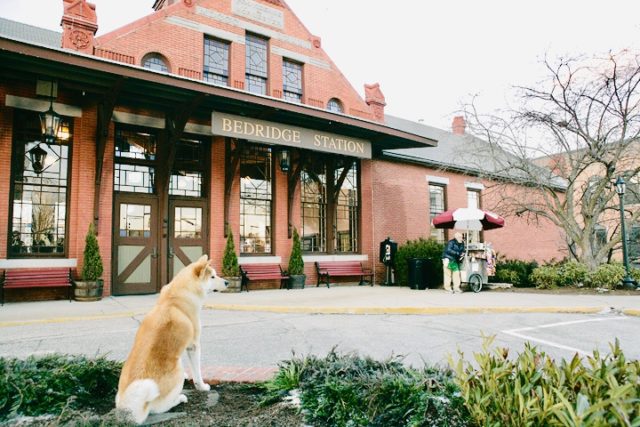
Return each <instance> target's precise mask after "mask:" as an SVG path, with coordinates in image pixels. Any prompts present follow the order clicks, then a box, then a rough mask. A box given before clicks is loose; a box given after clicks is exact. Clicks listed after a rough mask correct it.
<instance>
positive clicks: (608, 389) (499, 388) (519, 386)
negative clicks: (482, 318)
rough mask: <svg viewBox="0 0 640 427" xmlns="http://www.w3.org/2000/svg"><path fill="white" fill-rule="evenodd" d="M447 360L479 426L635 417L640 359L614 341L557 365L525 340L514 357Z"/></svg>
mask: <svg viewBox="0 0 640 427" xmlns="http://www.w3.org/2000/svg"><path fill="white" fill-rule="evenodd" d="M491 342H492V339H489V340H486V341H485V344H484V350H483V351H482V352H481V353H476V354H474V360H473V361H472V362H471V361H466V360H464V355H463V354H462V353H460V358H459V359H458V360H457V361H456V362H454V361H453V359H452V358H450V364H451V366H452V367H453V368H454V370H455V373H456V383H457V384H458V386H459V387H460V389H461V393H462V397H463V398H464V400H465V401H466V405H467V408H468V409H469V412H470V413H471V417H472V418H473V421H475V424H476V425H480V426H630V425H636V424H637V423H638V421H639V420H640V405H639V404H638V402H639V401H640V400H639V399H640V387H638V384H639V382H640V362H639V361H637V360H632V361H628V360H626V359H625V356H624V354H623V353H622V350H621V349H620V346H619V343H618V342H617V341H616V343H615V344H613V345H612V346H611V353H610V354H608V355H605V356H602V355H601V354H600V353H599V352H597V351H594V352H593V355H592V356H589V357H587V358H586V360H582V358H581V357H579V356H578V355H577V354H576V356H574V357H573V358H572V359H571V360H568V361H567V360H564V359H562V360H561V361H560V362H559V363H558V362H557V361H555V360H553V359H551V358H550V357H549V356H547V355H546V354H545V353H544V352H542V351H539V350H538V349H537V348H536V347H533V346H531V345H530V344H529V343H527V344H526V345H525V349H524V351H523V352H522V353H520V354H518V355H517V356H516V357H515V358H513V357H512V358H510V357H509V350H508V349H507V348H496V349H493V350H492V349H491V348H490V346H491Z"/></svg>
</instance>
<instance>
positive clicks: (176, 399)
mask: <svg viewBox="0 0 640 427" xmlns="http://www.w3.org/2000/svg"><path fill="white" fill-rule="evenodd" d="M227 285H228V283H227V281H226V280H224V279H222V278H221V277H218V275H217V274H216V271H215V270H214V269H213V268H212V267H211V265H210V264H209V261H208V260H207V256H206V255H203V256H202V257H201V258H200V259H199V260H198V261H196V262H194V263H192V264H190V265H188V266H187V267H185V268H183V269H182V270H181V271H180V273H178V275H177V276H176V277H175V278H174V279H173V280H172V281H171V283H169V284H168V285H166V286H164V287H163V288H162V290H161V291H160V297H159V298H158V302H157V303H156V305H155V307H153V309H152V310H151V311H150V312H149V314H147V315H146V316H145V318H144V320H143V321H142V324H141V325H140V328H139V329H138V332H137V334H136V337H135V341H134V343H133V348H132V349H131V353H129V357H127V360H126V362H125V363H124V366H123V368H122V372H121V374H120V381H119V383H118V394H117V395H116V408H118V409H119V410H124V411H129V412H130V415H131V417H132V418H133V420H134V421H135V422H136V423H138V424H142V423H143V422H144V421H145V420H146V418H147V416H148V415H149V414H150V413H152V414H160V413H163V412H167V411H168V410H170V409H171V408H173V407H174V406H176V405H178V404H180V403H183V402H186V401H187V397H186V396H185V395H184V394H182V386H183V384H184V378H185V376H184V369H183V367H182V361H181V360H180V358H181V356H182V354H183V353H185V351H186V356H187V357H186V359H187V361H188V364H189V365H190V366H189V368H190V370H191V372H192V374H193V383H194V385H195V387H196V389H198V390H202V391H208V390H209V389H210V387H209V385H208V384H205V382H204V381H203V379H202V372H201V370H200V332H201V325H200V312H201V309H202V305H203V304H204V301H205V297H206V295H207V293H209V292H212V291H217V290H222V289H224V288H226V286H227Z"/></svg>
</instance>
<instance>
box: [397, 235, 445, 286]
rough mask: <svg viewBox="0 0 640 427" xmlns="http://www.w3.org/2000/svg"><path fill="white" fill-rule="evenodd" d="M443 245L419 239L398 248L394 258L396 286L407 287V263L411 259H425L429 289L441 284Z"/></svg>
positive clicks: (430, 240) (432, 240) (431, 240)
mask: <svg viewBox="0 0 640 427" xmlns="http://www.w3.org/2000/svg"><path fill="white" fill-rule="evenodd" d="M443 249H444V245H443V244H442V243H438V242H437V241H436V240H434V239H424V238H419V239H417V240H409V241H407V242H406V243H405V244H404V245H399V246H398V251H397V252H396V258H395V273H396V275H395V280H396V284H398V285H401V286H407V285H408V284H409V266H408V261H409V259H411V258H426V259H428V261H427V263H426V264H427V271H428V272H429V277H427V282H428V284H429V287H436V286H437V285H441V284H442V251H443Z"/></svg>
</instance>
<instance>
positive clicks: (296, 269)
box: [287, 227, 307, 289]
mask: <svg viewBox="0 0 640 427" xmlns="http://www.w3.org/2000/svg"><path fill="white" fill-rule="evenodd" d="M287 273H289V277H290V279H289V280H290V281H291V284H290V286H291V287H292V288H298V289H301V288H304V282H305V281H306V278H307V276H306V275H305V274H304V260H303V259H302V246H301V244H300V236H299V235H298V230H297V229H296V228H295V227H294V229H293V244H292V246H291V255H290V256H289V266H288V269H287Z"/></svg>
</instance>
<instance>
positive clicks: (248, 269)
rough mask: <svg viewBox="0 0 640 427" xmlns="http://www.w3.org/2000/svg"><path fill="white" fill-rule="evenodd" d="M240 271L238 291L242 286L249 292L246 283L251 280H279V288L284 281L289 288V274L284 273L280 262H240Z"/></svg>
mask: <svg viewBox="0 0 640 427" xmlns="http://www.w3.org/2000/svg"><path fill="white" fill-rule="evenodd" d="M240 273H241V274H242V282H241V283H240V292H242V288H244V289H245V290H246V291H247V292H249V287H248V285H249V282H250V281H251V280H280V289H282V287H283V286H284V282H285V281H286V282H287V289H289V286H288V284H289V276H287V275H286V274H284V272H283V271H282V267H280V264H241V265H240Z"/></svg>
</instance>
